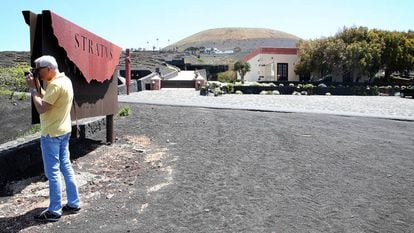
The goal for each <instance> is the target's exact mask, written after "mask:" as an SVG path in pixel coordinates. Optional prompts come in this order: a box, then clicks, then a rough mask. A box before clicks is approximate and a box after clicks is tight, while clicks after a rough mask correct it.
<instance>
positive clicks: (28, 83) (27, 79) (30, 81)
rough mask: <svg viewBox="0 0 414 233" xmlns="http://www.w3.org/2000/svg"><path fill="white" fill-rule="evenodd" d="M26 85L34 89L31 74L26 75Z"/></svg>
mask: <svg viewBox="0 0 414 233" xmlns="http://www.w3.org/2000/svg"><path fill="white" fill-rule="evenodd" d="M26 84H27V87H29V88H36V85H35V80H34V78H33V74H32V73H31V72H29V74H27V75H26Z"/></svg>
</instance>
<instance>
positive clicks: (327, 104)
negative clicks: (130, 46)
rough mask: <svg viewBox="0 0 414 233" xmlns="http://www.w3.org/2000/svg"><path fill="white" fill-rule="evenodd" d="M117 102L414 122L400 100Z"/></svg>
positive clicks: (181, 93) (413, 104)
mask: <svg viewBox="0 0 414 233" xmlns="http://www.w3.org/2000/svg"><path fill="white" fill-rule="evenodd" d="M119 101H122V102H133V103H147V104H163V105H174V106H195V107H209V108H230V109H250V110H264V111H278V112H303V113H324V114H334V115H344V116H364V117H377V118H389V119H406V120H414V101H413V100H412V99H408V98H405V99H404V98H400V97H399V96H317V95H312V96H296V95H223V96H219V97H214V96H212V95H211V94H210V96H207V97H206V96H200V95H199V92H198V91H194V90H192V89H173V88H171V89H161V90H160V91H143V92H135V93H131V95H129V96H127V95H120V96H119Z"/></svg>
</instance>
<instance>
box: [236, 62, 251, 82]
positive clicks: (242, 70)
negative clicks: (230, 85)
mask: <svg viewBox="0 0 414 233" xmlns="http://www.w3.org/2000/svg"><path fill="white" fill-rule="evenodd" d="M233 71H236V72H238V73H239V74H240V77H241V82H242V83H244V76H245V75H246V73H247V72H249V71H250V64H249V63H248V62H244V61H237V62H236V63H234V68H233Z"/></svg>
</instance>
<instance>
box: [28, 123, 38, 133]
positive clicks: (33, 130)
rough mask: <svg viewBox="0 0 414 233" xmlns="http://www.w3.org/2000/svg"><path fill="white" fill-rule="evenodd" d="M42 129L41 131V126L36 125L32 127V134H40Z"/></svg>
mask: <svg viewBox="0 0 414 233" xmlns="http://www.w3.org/2000/svg"><path fill="white" fill-rule="evenodd" d="M40 129H41V127H40V124H34V125H32V128H31V129H30V133H31V134H34V133H37V132H40Z"/></svg>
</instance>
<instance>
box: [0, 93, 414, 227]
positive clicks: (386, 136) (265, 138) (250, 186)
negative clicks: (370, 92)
mask: <svg viewBox="0 0 414 233" xmlns="http://www.w3.org/2000/svg"><path fill="white" fill-rule="evenodd" d="M410 101H411V100H410ZM129 105H130V107H131V109H132V113H133V114H132V115H131V116H129V117H127V118H121V119H119V120H117V122H116V128H117V130H119V133H118V137H119V140H118V141H117V143H115V144H114V145H112V146H105V145H104V146H99V147H98V148H96V149H95V150H94V151H93V152H91V153H90V154H88V155H86V156H84V157H81V158H78V159H77V160H76V161H75V163H74V167H75V170H76V171H77V172H78V174H79V176H83V177H86V175H85V174H88V175H89V176H90V177H94V179H92V181H88V182H85V184H84V185H83V186H82V187H81V195H82V197H83V200H82V201H83V211H82V212H81V213H80V214H78V215H75V216H64V217H63V218H62V220H61V221H59V222H58V223H55V224H47V225H36V224H34V223H33V222H30V221H26V222H25V223H24V224H21V223H20V225H17V224H16V225H10V222H13V221H12V220H14V221H17V222H19V221H20V222H22V221H23V220H24V219H28V218H29V217H31V215H33V211H31V212H28V213H26V214H24V215H22V216H18V217H15V218H13V219H7V218H0V225H1V224H2V223H3V224H5V223H9V225H8V226H9V228H13V227H14V226H18V229H22V230H23V231H22V232H414V218H413V216H414V208H413V206H414V186H413V184H414V169H413V168H414V157H413V151H414V143H413V138H414V130H413V129H414V123H413V122H412V121H400V120H390V119H378V118H367V117H352V116H351V117H350V116H347V117H345V116H336V115H328V114H311V113H280V112H261V111H245V110H219V109H206V108H194V107H174V106H158V105H145V104H131V103H129ZM33 198H34V197H31V199H33ZM22 199H23V198H22ZM23 200H24V199H23ZM32 208H33V207H32ZM23 222H24V221H23ZM3 229H6V228H4V227H3Z"/></svg>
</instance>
